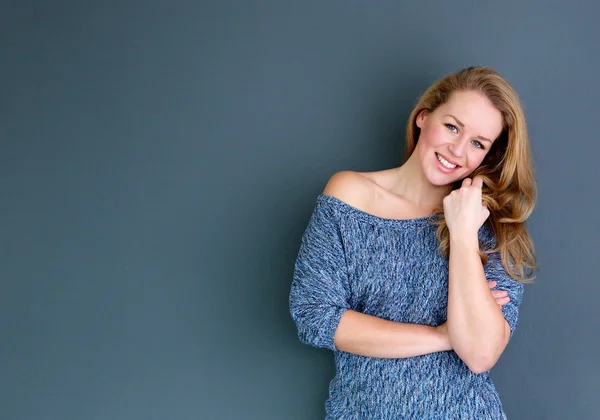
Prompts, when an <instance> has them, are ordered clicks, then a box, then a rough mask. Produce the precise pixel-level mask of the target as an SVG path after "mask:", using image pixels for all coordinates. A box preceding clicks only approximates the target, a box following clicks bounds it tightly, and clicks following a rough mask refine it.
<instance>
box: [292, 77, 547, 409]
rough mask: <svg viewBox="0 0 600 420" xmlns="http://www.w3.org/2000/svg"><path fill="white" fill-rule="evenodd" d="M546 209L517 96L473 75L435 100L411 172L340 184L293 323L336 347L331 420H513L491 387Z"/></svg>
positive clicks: (334, 183)
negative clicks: (539, 216) (535, 224)
mask: <svg viewBox="0 0 600 420" xmlns="http://www.w3.org/2000/svg"><path fill="white" fill-rule="evenodd" d="M536 200H537V187H536V183H535V179H534V172H533V168H532V160H531V151H530V143H529V138H528V135H527V129H526V122H525V116H524V113H523V109H522V107H521V104H520V102H519V99H518V96H517V94H516V93H515V91H514V90H513V88H512V87H511V86H510V84H509V83H508V82H507V81H506V80H505V79H504V78H503V77H502V76H501V75H500V74H499V73H498V72H496V71H494V70H492V69H490V68H487V67H469V68H466V69H464V70H461V71H459V72H458V73H455V74H451V75H449V76H447V77H444V78H443V79H441V80H439V81H437V82H436V83H434V84H433V85H432V86H431V87H429V88H428V89H427V91H425V93H424V94H423V95H422V97H421V98H420V100H419V102H418V103H417V105H416V107H415V108H414V110H413V111H412V113H411V114H410V117H409V120H408V124H407V151H406V157H405V162H404V163H403V164H402V165H401V166H399V167H397V168H392V169H387V170H382V171H378V172H362V173H360V172H353V171H342V172H338V173H336V174H334V175H333V176H332V177H331V179H330V180H329V182H328V183H327V185H326V186H325V189H324V190H323V192H322V193H321V194H319V196H318V197H317V199H316V205H315V207H314V210H313V213H312V216H311V218H310V220H309V222H308V226H307V227H306V230H305V231H304V234H303V236H302V241H301V244H300V249H299V252H298V257H297V260H296V264H295V270H294V277H293V281H292V286H291V291H290V302H289V303H290V311H291V315H292V318H293V319H294V321H295V323H296V325H297V328H298V336H299V338H300V340H301V341H302V342H304V343H307V344H310V345H313V346H316V347H322V348H328V349H331V350H332V351H333V353H334V359H335V364H336V374H335V377H334V378H333V379H332V380H331V382H330V384H329V398H328V399H327V402H326V404H325V408H326V418H327V419H478V420H482V419H505V418H506V416H505V414H504V411H503V408H502V403H501V401H500V398H499V395H498V393H497V391H496V389H495V387H494V384H493V383H492V381H491V379H490V378H489V376H488V372H489V370H490V369H491V368H492V367H493V366H494V364H495V363H496V362H497V360H498V359H499V357H500V355H501V354H502V352H503V351H504V349H505V348H506V345H507V343H508V342H509V339H510V338H511V337H512V334H513V333H514V331H515V328H516V327H517V320H518V308H519V305H520V303H521V300H522V295H523V283H526V282H528V281H531V280H533V278H531V277H529V278H528V277H527V276H526V274H525V272H526V271H527V272H529V273H531V272H533V270H535V268H536V255H535V250H534V246H533V243H532V241H531V238H530V236H529V233H528V231H527V227H526V224H525V222H526V220H527V218H528V217H529V215H530V214H531V212H532V211H533V208H534V206H535V202H536Z"/></svg>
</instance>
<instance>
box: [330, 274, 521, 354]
mask: <svg viewBox="0 0 600 420" xmlns="http://www.w3.org/2000/svg"><path fill="white" fill-rule="evenodd" d="M487 284H488V287H490V288H493V287H495V286H496V281H490V282H487ZM492 296H493V298H494V302H495V303H496V305H497V306H498V307H499V308H500V307H501V306H503V305H506V304H508V303H509V302H510V298H509V297H508V293H507V292H506V291H504V290H494V291H492ZM334 345H335V347H336V348H337V349H338V350H342V351H345V352H348V353H354V354H359V355H361V356H370V357H396V358H402V357H413V356H421V355H424V354H429V353H435V352H438V351H448V350H452V345H451V344H450V338H449V336H448V324H447V323H446V322H445V323H443V324H442V325H440V326H438V327H431V326H429V325H419V324H405V323H400V322H394V321H389V320H386V319H382V318H378V317H375V316H372V315H367V314H363V313H360V312H356V311H353V310H346V311H345V312H344V314H343V315H342V317H341V319H340V323H339V325H338V328H337V330H336V333H335V336H334Z"/></svg>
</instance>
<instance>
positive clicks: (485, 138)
mask: <svg viewBox="0 0 600 420" xmlns="http://www.w3.org/2000/svg"><path fill="white" fill-rule="evenodd" d="M445 116H446V117H452V118H454V119H455V120H456V122H457V123H458V125H460V126H461V127H464V126H465V125H464V124H463V123H462V122H461V121H460V120H459V119H458V118H456V117H455V116H454V115H450V114H446V115H445ZM477 138H478V139H480V140H485V141H489V142H490V143H492V141H491V140H490V139H488V138H487V137H483V136H477Z"/></svg>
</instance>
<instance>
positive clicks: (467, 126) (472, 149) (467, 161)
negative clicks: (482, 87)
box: [415, 91, 502, 186]
mask: <svg viewBox="0 0 600 420" xmlns="http://www.w3.org/2000/svg"><path fill="white" fill-rule="evenodd" d="M415 124H416V125H417V127H419V128H420V129H421V131H420V134H419V139H418V141H417V144H416V149H415V151H416V152H417V153H418V156H419V160H420V163H421V167H422V169H423V173H424V174H425V177H426V178H427V179H428V180H429V182H431V184H433V185H437V186H442V185H448V184H452V183H454V182H455V181H457V180H461V179H463V178H466V177H468V176H469V175H470V174H471V173H472V172H473V171H474V170H475V169H477V167H478V166H479V165H480V164H481V162H482V161H483V159H484V158H485V156H486V154H487V153H488V151H489V150H490V147H491V146H492V143H493V141H494V140H495V139H496V138H498V136H499V135H500V133H501V132H502V114H501V113H500V111H498V110H497V109H496V108H495V107H494V106H493V104H492V103H491V101H490V100H489V99H488V98H487V97H486V96H485V95H483V94H482V93H479V92H474V91H458V92H454V93H453V94H452V95H451V96H450V99H449V100H448V101H447V102H445V103H444V104H442V105H440V106H439V107H437V108H436V109H435V110H434V111H433V112H431V113H430V112H428V111H427V110H423V111H421V112H420V113H419V114H418V115H417V118H416V121H415Z"/></svg>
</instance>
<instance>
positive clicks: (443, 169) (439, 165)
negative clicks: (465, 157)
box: [435, 152, 461, 173]
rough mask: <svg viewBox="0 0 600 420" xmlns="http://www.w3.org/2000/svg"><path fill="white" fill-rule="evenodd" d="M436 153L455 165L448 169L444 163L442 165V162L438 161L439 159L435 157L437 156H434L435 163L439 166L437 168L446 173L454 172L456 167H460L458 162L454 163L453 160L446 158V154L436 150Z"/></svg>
mask: <svg viewBox="0 0 600 420" xmlns="http://www.w3.org/2000/svg"><path fill="white" fill-rule="evenodd" d="M436 154H437V155H440V156H441V157H443V158H444V159H446V160H447V161H448V162H450V163H451V164H453V165H456V168H454V169H448V168H446V167H445V166H444V165H442V162H440V161H439V159H438V158H437V156H435V161H436V162H437V164H438V167H439V168H440V169H441V170H442V171H444V172H446V173H451V172H454V171H456V170H457V169H460V168H461V166H460V165H459V164H458V163H456V162H455V161H453V160H452V159H448V158H447V157H446V156H444V155H442V154H441V153H437V152H436Z"/></svg>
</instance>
